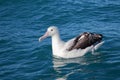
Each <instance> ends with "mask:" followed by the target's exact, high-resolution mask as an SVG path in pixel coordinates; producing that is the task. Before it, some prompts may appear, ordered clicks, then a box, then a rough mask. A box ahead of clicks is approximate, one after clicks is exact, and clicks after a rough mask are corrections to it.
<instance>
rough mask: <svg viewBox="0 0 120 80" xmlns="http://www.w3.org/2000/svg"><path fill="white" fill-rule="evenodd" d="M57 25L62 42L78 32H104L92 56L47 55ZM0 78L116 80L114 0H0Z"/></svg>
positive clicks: (118, 54)
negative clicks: (51, 30)
mask: <svg viewBox="0 0 120 80" xmlns="http://www.w3.org/2000/svg"><path fill="white" fill-rule="evenodd" d="M51 25H55V26H58V28H59V30H60V34H61V38H62V39H63V40H64V41H67V40H69V39H71V38H73V37H75V36H76V35H78V34H80V33H82V32H86V31H89V32H97V33H101V34H103V35H104V41H105V43H104V45H103V46H102V47H100V49H99V50H98V51H96V52H95V53H96V55H91V54H90V53H88V54H86V55H85V56H83V57H80V58H75V59H58V58H55V57H53V55H52V51H51V39H50V38H47V39H46V40H44V41H43V42H38V38H39V37H40V36H41V35H43V34H44V32H45V31H46V29H47V28H48V27H49V26H51ZM0 80H120V0H0Z"/></svg>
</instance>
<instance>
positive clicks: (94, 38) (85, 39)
mask: <svg viewBox="0 0 120 80" xmlns="http://www.w3.org/2000/svg"><path fill="white" fill-rule="evenodd" d="M49 36H51V37H52V53H53V55H54V56H56V57H61V58H75V57H81V56H84V55H85V54H86V53H87V52H90V51H91V52H93V51H94V50H97V49H98V48H99V47H100V46H101V45H102V44H103V43H104V42H103V41H102V38H103V36H102V34H98V33H90V32H83V33H82V34H80V35H79V36H77V37H75V38H73V39H70V40H68V41H67V42H64V41H63V40H62V39H61V38H60V34H59V30H58V28H57V27H56V26H50V27H49V28H48V29H47V31H46V33H45V34H44V35H43V36H41V37H40V38H39V41H42V40H43V39H45V38H47V37H49Z"/></svg>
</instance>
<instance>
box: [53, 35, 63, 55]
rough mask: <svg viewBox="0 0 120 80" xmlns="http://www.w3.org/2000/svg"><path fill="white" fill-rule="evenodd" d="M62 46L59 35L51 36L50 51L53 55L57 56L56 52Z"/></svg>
mask: <svg viewBox="0 0 120 80" xmlns="http://www.w3.org/2000/svg"><path fill="white" fill-rule="evenodd" d="M63 46H64V42H63V41H62V40H61V38H60V35H59V34H55V35H53V36H52V51H53V54H57V52H58V51H60V49H61V48H62V47H63Z"/></svg>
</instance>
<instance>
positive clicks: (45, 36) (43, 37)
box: [39, 32, 49, 41]
mask: <svg viewBox="0 0 120 80" xmlns="http://www.w3.org/2000/svg"><path fill="white" fill-rule="evenodd" d="M48 36H49V33H48V32H46V33H45V34H44V35H43V36H41V37H40V38H39V41H42V40H43V39H45V38H47V37H48Z"/></svg>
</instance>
